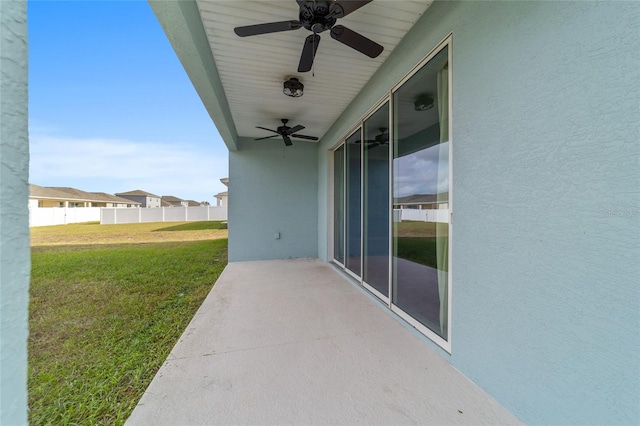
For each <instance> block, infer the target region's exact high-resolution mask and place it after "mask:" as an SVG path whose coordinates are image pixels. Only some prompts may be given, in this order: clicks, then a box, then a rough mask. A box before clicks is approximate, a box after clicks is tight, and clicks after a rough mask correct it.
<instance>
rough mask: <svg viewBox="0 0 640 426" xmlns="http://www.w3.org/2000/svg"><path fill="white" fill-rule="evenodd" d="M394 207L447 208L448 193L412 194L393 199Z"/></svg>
mask: <svg viewBox="0 0 640 426" xmlns="http://www.w3.org/2000/svg"><path fill="white" fill-rule="evenodd" d="M393 206H394V208H396V209H420V210H422V209H447V208H449V194H447V193H442V194H413V195H407V196H405V197H397V198H394V199H393Z"/></svg>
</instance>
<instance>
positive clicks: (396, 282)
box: [333, 41, 451, 350]
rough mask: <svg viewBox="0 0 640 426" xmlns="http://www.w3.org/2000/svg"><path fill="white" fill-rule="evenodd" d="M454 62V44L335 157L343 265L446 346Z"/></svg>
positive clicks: (396, 91)
mask: <svg viewBox="0 0 640 426" xmlns="http://www.w3.org/2000/svg"><path fill="white" fill-rule="evenodd" d="M449 57H450V49H449V41H447V42H445V43H443V47H442V48H441V49H440V50H439V51H435V52H434V53H433V54H432V55H430V56H429V57H427V58H425V60H424V61H423V63H422V64H421V65H420V66H419V67H416V70H415V71H414V72H413V73H412V74H410V75H408V76H407V77H405V78H404V79H403V81H401V82H400V83H399V84H398V85H396V86H395V87H394V88H392V89H391V91H390V92H389V94H388V97H387V98H386V99H385V100H382V101H381V104H380V106H379V107H377V108H376V109H374V110H373V112H371V113H369V114H367V115H366V116H365V117H364V118H363V119H362V121H361V122H359V123H357V126H356V127H355V130H354V131H352V133H351V134H350V136H348V137H346V138H345V139H343V141H342V144H340V145H339V146H338V148H336V149H335V151H334V152H333V163H334V174H333V177H334V181H333V191H334V192H333V197H334V198H333V200H334V212H333V213H334V216H333V222H334V230H333V231H334V232H333V239H334V241H333V255H334V259H335V261H336V263H338V264H340V266H342V267H343V268H345V270H346V271H348V272H349V273H350V275H352V276H353V277H355V278H356V279H357V280H358V282H359V283H360V284H361V285H362V286H364V287H365V288H366V289H367V290H369V291H370V292H372V293H373V294H374V295H375V296H377V297H378V298H379V299H380V300H382V301H383V302H384V303H386V304H387V306H388V307H389V308H390V309H392V310H393V311H394V312H396V313H397V314H398V315H400V316H401V317H403V318H404V319H405V320H406V321H407V322H408V323H409V324H411V325H412V326H414V327H415V328H417V329H418V330H420V331H421V332H422V333H424V334H425V335H427V336H428V337H430V338H431V339H432V340H434V341H435V342H436V343H438V344H439V345H440V346H442V347H443V348H445V349H446V350H450V336H449V334H450V325H449V311H450V308H449V305H450V303H449V299H450V296H449V294H450V291H449V286H450V270H449V264H450V260H449V253H450V248H449V247H450V244H449V229H450V225H451V220H450V218H451V214H450V201H449V193H450V190H449V188H450V167H449V165H450V155H449V153H450V144H451V143H450V138H449V128H450V117H449V116H450V111H451V108H450V101H449V96H450V84H449V75H450V71H449ZM390 129H391V131H390Z"/></svg>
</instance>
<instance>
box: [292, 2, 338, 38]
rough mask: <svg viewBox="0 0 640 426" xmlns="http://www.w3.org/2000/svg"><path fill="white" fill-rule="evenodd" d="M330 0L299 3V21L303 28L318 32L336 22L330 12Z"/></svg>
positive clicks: (334, 16) (325, 29)
mask: <svg viewBox="0 0 640 426" xmlns="http://www.w3.org/2000/svg"><path fill="white" fill-rule="evenodd" d="M330 3H331V2H328V1H307V2H304V3H303V4H301V5H300V17H299V20H300V23H301V24H302V26H303V27H304V28H306V29H307V30H309V31H312V32H313V33H314V34H319V33H321V32H323V31H327V30H329V29H331V27H333V26H334V25H335V24H336V15H335V14H334V13H331V12H332V11H331V7H330V6H329V4H330Z"/></svg>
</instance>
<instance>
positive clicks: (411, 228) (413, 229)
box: [394, 221, 449, 238]
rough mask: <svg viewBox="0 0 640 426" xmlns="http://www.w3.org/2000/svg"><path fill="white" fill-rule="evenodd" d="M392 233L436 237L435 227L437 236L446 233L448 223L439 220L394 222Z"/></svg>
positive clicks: (406, 235)
mask: <svg viewBox="0 0 640 426" xmlns="http://www.w3.org/2000/svg"><path fill="white" fill-rule="evenodd" d="M394 225H395V230H394V235H395V236H397V237H422V238H424V237H431V238H434V237H436V228H437V231H438V233H439V236H441V237H444V236H446V235H447V232H448V230H449V225H448V224H447V223H440V222H418V221H404V222H399V223H395V224H394Z"/></svg>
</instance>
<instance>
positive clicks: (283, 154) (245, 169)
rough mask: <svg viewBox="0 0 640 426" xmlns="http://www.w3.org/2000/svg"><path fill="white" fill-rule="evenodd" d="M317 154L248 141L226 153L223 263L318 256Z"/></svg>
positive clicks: (304, 147) (308, 148) (305, 145)
mask: <svg viewBox="0 0 640 426" xmlns="http://www.w3.org/2000/svg"><path fill="white" fill-rule="evenodd" d="M317 153H318V147H317V145H316V144H315V143H310V142H298V141H294V143H293V146H289V147H286V146H284V144H283V143H282V142H281V141H277V140H267V141H259V142H256V141H253V140H250V139H243V140H241V141H240V149H239V150H238V151H230V152H229V261H232V262H234V261H242V260H266V259H286V258H298V257H317V256H318V234H317V230H318V158H317ZM276 233H279V234H280V238H279V239H276V238H275V235H276Z"/></svg>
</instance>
